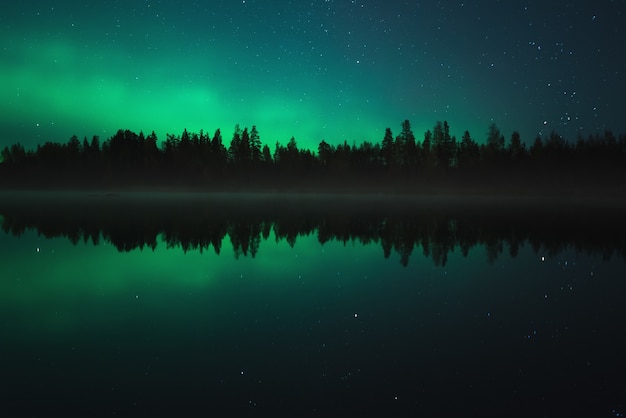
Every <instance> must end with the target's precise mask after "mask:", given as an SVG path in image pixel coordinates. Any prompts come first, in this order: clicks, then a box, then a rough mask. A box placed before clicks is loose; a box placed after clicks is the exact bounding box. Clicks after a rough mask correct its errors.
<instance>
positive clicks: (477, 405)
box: [0, 195, 626, 417]
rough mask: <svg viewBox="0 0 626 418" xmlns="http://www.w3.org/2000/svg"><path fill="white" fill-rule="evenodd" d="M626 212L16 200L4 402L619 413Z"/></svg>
mask: <svg viewBox="0 0 626 418" xmlns="http://www.w3.org/2000/svg"><path fill="white" fill-rule="evenodd" d="M622 213H623V210H622V208H621V207H620V205H619V204H614V203H611V202H591V203H590V202H585V201H568V202H563V201H551V200H545V199H544V200H542V201H532V202H531V201H527V200H521V199H509V200H506V201H504V202H503V201H492V200H487V199H475V200H471V199H448V198H436V199H408V198H403V199H388V198H387V199H383V198H376V199H373V198H337V197H319V196H318V197H300V198H299V199H287V198H280V197H276V196H246V197H241V196H232V195H222V196H219V197H210V198H209V197H202V196H200V197H199V196H197V195H189V196H175V197H172V196H163V195H141V196H129V195H122V196H119V195H109V196H99V195H90V196H86V195H82V196H65V197H63V198H60V197H58V196H53V195H47V196H43V197H42V196H37V197H28V196H23V195H9V196H3V197H1V198H0V215H1V218H0V225H1V226H2V229H3V231H4V232H0V251H1V255H0V259H1V262H2V273H1V278H0V373H1V376H2V379H0V396H1V399H2V402H0V416H53V415H57V416H142V415H148V416H149V415H152V416H158V415H160V416H424V417H430V416H459V417H460V416H516V415H519V416H529V417H544V416H549V417H552V416H597V417H605V416H606V417H611V416H620V415H621V414H624V413H626V374H625V372H626V360H625V357H624V353H625V352H624V347H626V306H625V305H624V300H625V296H626V262H625V258H624V256H625V255H626V244H625V243H626V224H625V220H624V217H623V216H622V215H621V214H622Z"/></svg>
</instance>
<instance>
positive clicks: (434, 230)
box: [0, 201, 626, 266]
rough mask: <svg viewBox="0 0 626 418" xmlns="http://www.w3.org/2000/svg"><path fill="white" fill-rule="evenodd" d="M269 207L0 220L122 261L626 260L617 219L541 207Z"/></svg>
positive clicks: (115, 210)
mask: <svg viewBox="0 0 626 418" xmlns="http://www.w3.org/2000/svg"><path fill="white" fill-rule="evenodd" d="M268 202H269V201H263V202H260V203H261V204H257V203H259V202H256V201H243V202H240V201H235V202H230V203H224V202H222V201H218V202H212V201H196V202H194V201H190V202H185V201H183V202H172V201H167V202H166V204H163V202H136V201H135V202H130V203H129V202H125V201H120V202H116V201H113V202H102V201H98V202H96V203H97V204H96V203H94V202H79V203H76V202H73V203H72V204H68V202H65V203H63V204H56V203H51V202H47V204H44V205H40V204H39V205H38V204H32V202H31V203H30V204H25V203H24V202H21V203H7V202H4V203H2V204H1V205H0V213H1V214H2V215H3V216H2V217H1V218H0V219H1V220H2V223H1V227H2V229H3V230H4V232H6V233H10V234H13V235H15V236H20V235H21V234H22V233H23V232H24V231H25V230H26V229H29V228H35V229H36V230H37V231H38V233H39V234H41V235H43V236H45V237H48V238H51V237H67V238H68V239H69V240H70V241H71V242H72V243H74V244H78V243H79V242H81V241H83V242H92V243H93V244H95V245H97V244H99V243H100V242H101V241H105V242H108V243H111V244H112V245H113V246H115V248H117V249H118V250H119V251H131V250H134V249H144V248H151V249H153V250H154V249H155V248H156V247H157V243H158V242H159V240H162V241H163V242H165V245H166V246H167V248H176V247H181V248H182V249H183V251H185V252H187V251H200V252H202V251H205V250H210V249H211V248H212V249H213V250H214V251H215V252H216V253H217V254H220V252H221V250H222V245H223V242H224V239H225V238H226V237H228V240H229V241H230V245H231V246H232V248H233V251H234V254H235V257H236V258H238V257H240V256H251V257H254V256H255V255H256V254H257V252H258V251H259V247H260V245H261V242H262V241H265V240H268V239H269V238H270V235H272V233H273V234H274V236H275V239H276V241H277V242H278V241H282V240H285V241H286V242H288V243H289V245H290V246H292V247H293V246H295V245H296V243H297V241H298V238H299V237H302V236H310V235H312V234H316V235H317V239H318V241H319V242H320V243H321V244H324V243H326V242H329V241H339V242H343V243H344V244H345V243H348V242H358V243H362V244H364V245H379V246H380V247H382V250H383V255H384V257H385V258H388V257H390V256H391V255H392V253H396V254H397V255H398V256H399V258H400V263H401V264H402V265H404V266H407V265H408V263H409V259H410V257H411V255H412V254H414V253H416V252H419V251H420V250H421V252H422V253H423V254H424V255H425V256H426V257H429V258H430V259H432V260H433V263H434V264H435V265H437V266H445V265H446V263H447V261H448V256H449V254H450V253H451V252H453V251H459V252H460V254H462V255H463V256H464V257H465V256H467V255H468V253H469V251H470V250H471V249H473V248H474V247H476V246H480V247H482V248H483V249H484V252H485V255H486V257H487V261H488V262H489V263H493V262H494V261H496V260H497V259H498V258H499V257H500V255H502V254H503V252H505V249H506V250H508V253H509V254H510V256H512V257H515V256H516V255H517V254H518V252H519V249H520V248H521V247H522V246H523V245H525V244H528V245H530V246H531V248H533V249H534V251H535V252H539V251H544V252H545V253H546V254H547V255H549V256H554V255H557V254H558V253H560V252H562V251H563V250H565V249H568V248H573V249H575V250H577V251H579V252H586V253H592V254H599V255H601V256H602V257H604V258H609V257H611V256H613V255H614V254H618V255H620V256H622V257H624V258H626V239H625V235H626V234H625V233H624V232H623V231H626V228H625V226H626V225H624V223H625V221H624V219H623V218H622V217H621V216H620V213H621V211H619V210H617V209H616V210H606V209H604V210H595V211H592V210H591V209H589V208H585V209H584V210H582V209H581V210H571V208H570V210H568V211H566V212H563V211H562V210H561V209H559V208H554V209H552V210H545V209H541V210H539V209H538V207H534V206H533V207H531V208H532V210H530V209H529V208H528V207H518V206H511V207H504V208H503V207H498V208H494V209H487V207H486V206H473V207H463V206H461V207H455V206H454V205H452V207H453V209H452V208H451V206H447V205H441V206H435V207H428V206H426V207H420V206H419V205H417V206H416V205H413V206H410V207H408V208H405V209H402V210H400V209H398V208H397V207H396V208H393V207H392V208H391V209H390V210H385V208H384V207H383V208H381V207H376V206H375V207H373V208H371V209H368V207H369V206H368V205H363V204H358V202H357V204H356V205H354V206H352V205H348V206H342V207H328V206H324V205H322V206H320V207H316V206H315V205H313V204H311V205H310V203H311V202H308V203H307V202H305V203H300V204H295V203H293V202H279V203H274V204H271V202H269V203H268ZM44 207H45V210H42V208H44Z"/></svg>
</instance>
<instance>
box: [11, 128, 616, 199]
mask: <svg viewBox="0 0 626 418" xmlns="http://www.w3.org/2000/svg"><path fill="white" fill-rule="evenodd" d="M1 161H2V162H1V163H0V187H3V188H30V189H62V188H99V189H104V188H134V189H141V188H150V187H165V188H167V187H176V188H187V189H195V190H253V189H265V190H309V189H312V190H335V189H336V190H346V189H350V190H362V191H368V190H378V191H380V190H385V191H402V190H409V191H414V190H425V191H427V190H428V189H429V188H438V187H445V186H453V187H460V188H462V189H472V188H476V187H479V188H480V187H496V188H499V189H502V188H505V189H506V190H515V191H522V192H524V191H532V190H537V189H543V190H553V189H554V188H555V187H556V188H578V187H583V188H588V189H592V188H595V187H598V186H603V187H620V186H623V185H624V184H625V182H624V180H626V136H625V135H619V136H615V135H614V134H613V133H612V132H611V131H605V132H604V134H602V135H600V134H596V135H595V136H589V137H587V138H583V137H579V138H577V141H576V142H570V141H567V140H566V139H564V138H563V137H562V136H560V135H559V134H558V133H556V132H552V133H551V134H550V135H548V136H547V137H543V138H542V137H539V136H538V137H537V138H535V140H534V142H533V143H532V145H531V146H529V147H527V146H526V144H525V143H524V142H523V141H522V140H521V138H520V135H519V133H517V132H513V134H512V135H511V137H510V139H509V140H508V141H507V140H506V139H505V137H504V136H503V135H502V133H501V132H500V130H499V128H498V127H497V126H496V125H495V124H491V125H490V126H489V129H488V132H487V135H486V139H485V142H484V144H479V143H478V142H477V141H476V140H475V139H474V138H473V137H472V136H471V135H470V133H469V132H468V131H465V133H464V135H463V137H462V138H460V139H457V138H456V137H454V136H451V135H450V127H449V125H448V123H447V122H445V121H444V122H437V123H436V124H435V126H434V128H433V129H432V130H428V131H427V132H426V133H425V134H424V137H423V139H422V140H418V139H416V137H415V135H414V134H413V132H412V130H411V124H410V122H409V121H408V120H405V121H404V122H403V123H402V124H401V131H400V134H399V135H397V136H395V137H394V135H393V133H392V131H391V129H390V128H387V129H386V130H385V133H384V135H383V137H382V140H381V142H380V143H371V142H363V143H361V144H360V145H356V144H352V145H350V144H348V143H347V142H344V143H343V144H339V145H337V146H333V145H330V144H329V143H328V142H326V141H325V140H322V141H321V142H320V143H319V146H318V149H317V150H315V151H311V150H308V149H302V148H299V147H298V144H297V142H296V140H295V138H293V137H292V138H291V139H290V140H289V141H288V143H287V145H286V146H285V145H282V144H280V143H276V145H275V146H274V149H273V150H271V149H270V147H269V146H268V145H267V144H265V145H264V144H263V143H262V142H261V138H260V134H259V131H258V130H257V128H256V126H252V128H251V129H248V128H243V129H241V128H240V127H239V126H238V125H237V126H236V127H235V130H234V133H233V136H232V139H231V141H230V143H229V146H228V147H226V145H225V144H224V140H223V137H222V133H221V131H220V130H219V129H218V130H216V131H215V133H214V134H213V135H212V136H210V135H208V134H207V133H204V132H203V131H200V132H199V133H192V132H188V131H187V130H184V131H183V132H182V134H181V135H172V134H167V137H166V139H165V140H164V141H162V142H161V143H160V144H159V140H158V139H157V136H156V134H155V133H154V132H152V133H151V134H149V135H147V136H145V135H144V134H143V132H140V133H139V134H137V133H134V132H131V131H129V130H119V131H118V132H117V133H116V134H115V135H113V136H112V137H111V138H109V139H108V140H106V141H104V142H102V143H101V142H100V138H99V137H98V136H93V137H92V138H91V140H88V139H87V138H86V137H85V138H84V139H83V140H82V141H81V140H79V138H78V137H77V136H73V137H71V138H70V140H69V141H68V142H67V143H65V144H62V143H54V142H46V143H45V144H43V145H38V146H37V149H36V150H26V149H24V147H23V146H22V145H20V144H19V143H17V144H14V145H12V146H10V147H9V146H7V147H5V148H4V149H3V150H2V153H1Z"/></svg>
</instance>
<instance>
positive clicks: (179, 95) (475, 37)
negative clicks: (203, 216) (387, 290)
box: [0, 0, 626, 150]
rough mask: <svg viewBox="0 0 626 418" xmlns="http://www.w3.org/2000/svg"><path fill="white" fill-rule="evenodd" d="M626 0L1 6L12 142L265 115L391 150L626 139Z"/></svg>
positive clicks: (267, 124) (275, 130) (77, 0)
mask: <svg viewBox="0 0 626 418" xmlns="http://www.w3.org/2000/svg"><path fill="white" fill-rule="evenodd" d="M625 18H626V2H625V1H623V0H614V1H611V0H598V1H594V2H590V1H585V0H574V1H564V0H555V1H550V2H546V1H543V0H525V1H520V0H512V1H498V0H482V1H474V2H470V1H467V2H466V1H449V2H442V1H438V2H435V1H432V2H426V1H424V2H417V1H398V0H386V1H380V0H379V1H374V0H314V1H295V0H272V1H262V0H212V1H205V2H200V1H187V0H181V1H165V0H162V1H159V0H141V1H139V0H108V1H102V0H93V1H89V2H85V1H82V0H60V1H49V0H46V1H43V0H23V1H19V2H10V4H7V5H5V6H4V7H3V11H2V13H1V14H0V74H1V77H0V114H1V115H2V123H1V124H0V146H4V145H9V144H12V143H15V142H20V143H22V144H23V145H24V146H26V147H27V148H33V147H35V146H36V145H37V144H39V143H43V142H45V141H54V142H66V141H67V140H68V139H69V137H70V136H71V135H73V134H76V135H78V136H79V138H82V137H84V136H87V137H88V138H91V136H92V135H99V136H100V137H101V139H103V140H104V139H107V138H109V137H110V136H112V135H113V134H114V133H115V132H116V131H117V130H118V129H131V130H133V131H135V132H139V131H144V132H145V133H149V132H150V131H152V130H154V131H155V132H156V133H157V135H158V136H159V139H161V140H163V139H165V134H166V133H174V134H180V133H181V132H182V130H183V129H185V128H186V129H188V130H190V131H193V132H198V131H200V129H204V131H205V132H208V133H209V134H212V133H213V131H214V130H215V129H217V128H221V130H222V133H223V136H224V139H225V142H226V144H228V142H229V141H230V138H231V137H232V132H233V127H234V125H235V124H236V123H239V124H241V125H242V126H252V125H257V128H258V130H259V132H260V135H261V141H262V142H263V143H266V144H268V145H270V147H271V149H273V147H274V144H275V143H276V142H277V141H278V142H281V143H282V144H285V143H287V142H288V140H289V138H290V137H291V136H295V138H296V141H297V142H298V145H299V146H300V147H306V148H310V149H314V150H315V149H316V148H317V144H319V142H320V141H321V140H322V139H324V140H326V141H327V142H329V143H331V144H338V143H343V141H348V143H350V144H352V143H354V142H356V143H357V144H358V143H361V142H363V141H372V142H380V141H381V140H382V138H383V136H384V130H385V128H386V127H391V128H392V130H393V132H394V134H397V133H399V131H400V124H401V122H402V121H403V120H404V119H409V120H410V121H411V123H412V127H413V131H414V132H415V134H416V137H417V138H418V140H421V139H422V138H423V133H424V131H426V130H427V129H431V128H432V126H433V125H434V124H435V122H436V121H438V120H447V121H448V123H449V124H450V126H451V133H452V134H453V135H456V136H457V137H458V138H460V137H461V136H462V133H463V131H464V130H466V129H467V130H469V131H470V133H471V134H472V137H473V138H474V139H475V140H477V141H478V142H479V143H480V142H484V140H485V138H486V132H487V130H488V126H489V124H490V123H492V122H494V123H496V124H497V125H498V127H499V128H500V129H501V131H502V133H503V134H504V135H505V136H506V138H507V140H508V138H510V134H511V133H512V132H513V131H514V130H517V131H519V132H520V133H521V135H522V140H523V141H525V142H526V143H528V144H530V143H532V140H533V139H534V137H535V136H536V135H537V134H543V135H547V134H549V133H550V132H551V131H552V130H556V131H557V132H559V133H560V134H562V135H563V136H565V137H566V138H568V139H571V140H575V139H576V137H577V136H578V135H579V134H582V135H584V136H587V135H588V134H591V133H595V132H598V131H599V132H603V131H604V130H605V129H612V130H613V131H614V132H616V133H619V132H626V117H624V116H625V115H624V109H625V106H624V102H623V98H624V97H625V93H626V58H625V57H626V54H624V53H623V45H624V41H626V33H625V31H626V29H625V27H624V24H623V22H624V19H625Z"/></svg>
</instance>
